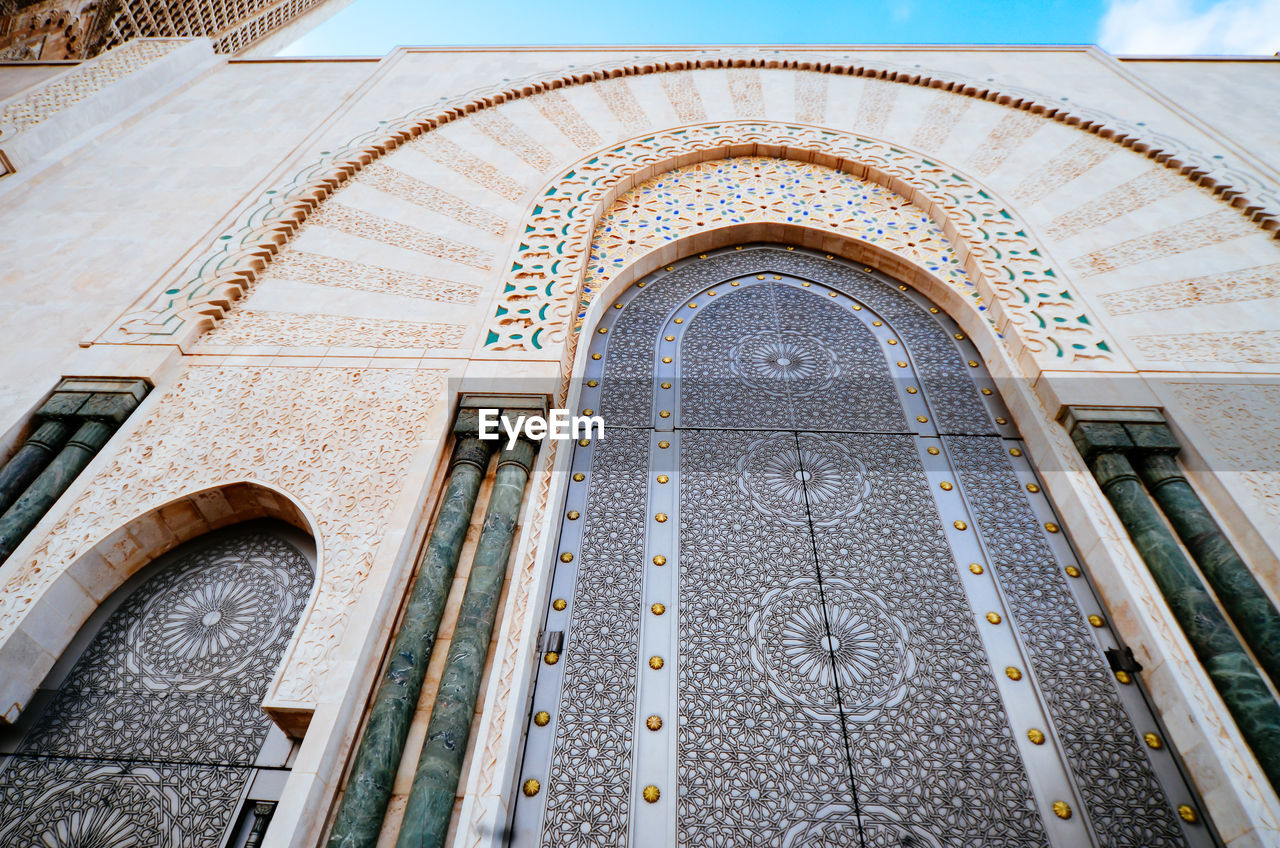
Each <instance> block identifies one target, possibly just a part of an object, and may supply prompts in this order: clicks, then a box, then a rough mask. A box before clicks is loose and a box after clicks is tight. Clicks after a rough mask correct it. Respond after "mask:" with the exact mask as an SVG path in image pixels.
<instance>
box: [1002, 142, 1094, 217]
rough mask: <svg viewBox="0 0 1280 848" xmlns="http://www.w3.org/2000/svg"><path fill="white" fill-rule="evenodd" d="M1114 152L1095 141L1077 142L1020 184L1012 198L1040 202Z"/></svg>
mask: <svg viewBox="0 0 1280 848" xmlns="http://www.w3.org/2000/svg"><path fill="white" fill-rule="evenodd" d="M1113 153H1115V149H1114V148H1112V147H1110V146H1108V145H1106V144H1103V143H1101V142H1099V141H1097V140H1096V139H1092V138H1081V139H1078V140H1076V141H1074V142H1072V143H1071V145H1070V146H1068V147H1067V149H1066V150H1063V151H1062V152H1061V153H1059V154H1058V155H1057V156H1054V157H1053V158H1052V159H1050V160H1049V161H1048V162H1046V163H1044V165H1043V166H1041V167H1040V168H1037V169H1036V171H1035V173H1033V174H1031V175H1030V176H1028V177H1027V178H1026V179H1024V180H1023V181H1022V182H1020V183H1019V184H1018V186H1017V187H1016V188H1015V189H1014V190H1013V196H1014V197H1016V198H1018V199H1019V200H1024V201H1026V202H1027V203H1038V202H1039V201H1041V200H1044V199H1045V197H1047V196H1048V195H1049V194H1050V193H1052V192H1054V191H1057V190H1058V189H1060V188H1062V187H1063V186H1064V185H1066V184H1067V183H1069V182H1071V181H1072V180H1074V179H1076V178H1077V177H1080V176H1083V175H1084V174H1085V173H1087V172H1088V171H1089V170H1090V169H1091V168H1093V167H1094V166H1095V165H1097V164H1098V163H1099V162H1101V161H1102V160H1103V159H1106V158H1107V157H1108V156H1110V155H1112V154H1113Z"/></svg>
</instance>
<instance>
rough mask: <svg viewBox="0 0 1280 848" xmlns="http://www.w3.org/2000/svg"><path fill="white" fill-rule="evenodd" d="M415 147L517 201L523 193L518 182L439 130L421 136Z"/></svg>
mask: <svg viewBox="0 0 1280 848" xmlns="http://www.w3.org/2000/svg"><path fill="white" fill-rule="evenodd" d="M413 147H414V148H415V149H416V150H419V151H421V152H422V153H425V154H426V155H427V156H429V157H431V158H432V159H434V160H435V161H437V162H439V163H440V164H441V165H444V166H445V167H446V168H448V169H449V170H451V171H455V172H456V173H458V174H461V175H462V176H464V177H466V178H467V179H469V180H471V182H473V183H475V184H476V185H479V186H483V187H484V188H487V189H489V191H491V192H493V193H494V194H496V195H498V196H499V197H505V198H506V199H507V200H510V201H512V202H516V201H519V200H520V198H521V197H523V196H524V188H523V187H522V186H521V185H520V184H519V183H518V182H516V181H515V180H513V179H511V178H510V177H508V176H507V175H506V174H504V173H502V172H501V171H499V170H498V169H497V168H495V167H493V166H492V165H490V164H489V163H488V162H485V161H484V160H483V159H480V158H479V157H477V156H474V155H472V154H470V153H468V152H467V151H465V150H463V149H462V148H461V147H459V146H458V145H457V144H455V143H454V142H453V141H451V140H449V139H447V138H445V137H444V136H443V135H442V134H440V133H427V134H425V135H422V136H419V137H418V138H417V139H416V140H415V141H414V142H413Z"/></svg>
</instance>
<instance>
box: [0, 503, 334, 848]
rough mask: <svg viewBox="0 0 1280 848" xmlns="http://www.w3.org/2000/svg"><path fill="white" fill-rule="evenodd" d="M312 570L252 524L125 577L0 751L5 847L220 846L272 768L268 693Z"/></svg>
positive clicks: (278, 538) (287, 545) (0, 827)
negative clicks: (97, 622) (18, 732)
mask: <svg viewBox="0 0 1280 848" xmlns="http://www.w3.org/2000/svg"><path fill="white" fill-rule="evenodd" d="M311 582H312V567H311V563H310V562H309V561H308V559H307V557H306V556H304V555H303V553H302V552H301V551H300V550H298V548H297V547H295V546H294V545H293V544H292V543H291V542H290V541H288V540H287V539H286V538H285V537H284V536H282V535H281V534H280V533H277V532H275V531H274V530H272V529H271V528H269V527H268V526H266V525H256V526H255V527H254V528H253V529H248V530H239V531H233V532H231V533H229V534H222V535H220V536H219V537H211V538H209V539H201V540H198V541H196V542H194V543H191V544H190V545H187V546H186V547H184V548H182V549H180V550H179V551H177V552H175V554H174V555H171V556H170V557H167V558H166V561H165V562H160V563H157V567H156V568H151V569H148V572H146V573H144V574H143V575H140V576H139V579H135V580H134V581H133V582H132V585H129V584H126V586H125V587H123V588H122V589H121V590H120V591H119V592H117V593H116V594H115V595H114V596H113V597H112V599H111V600H110V601H109V602H108V603H109V604H118V606H117V608H115V609H114V610H113V611H110V612H109V614H107V615H105V616H99V618H104V619H105V621H104V622H102V623H101V626H100V628H96V632H95V628H93V627H92V625H93V623H94V622H93V621H91V622H90V625H89V626H87V627H86V631H87V632H86V634H85V635H86V636H89V637H90V639H91V641H89V642H88V645H87V648H85V649H84V651H83V653H82V654H80V655H79V657H78V659H76V658H75V653H74V652H73V651H69V652H68V654H69V656H68V657H67V658H66V659H65V660H64V662H63V663H60V664H59V665H60V667H61V666H64V665H71V664H72V663H74V664H73V665H71V668H70V669H69V671H68V670H66V669H65V668H55V669H54V672H53V674H52V675H51V684H52V688H53V691H50V692H46V693H45V695H46V702H45V706H44V707H43V709H41V708H40V705H39V704H37V703H35V702H33V704H32V706H30V707H28V710H27V712H28V714H31V715H33V716H34V717H35V721H34V724H33V726H31V727H30V728H29V729H28V730H27V732H26V733H25V734H23V735H22V736H21V737H20V738H19V740H18V743H17V745H16V746H14V747H13V748H12V750H11V751H9V752H8V753H7V755H6V754H5V753H4V752H2V751H0V846H4V847H5V848H29V846H42V848H73V846H74V847H75V848H88V846H102V848H106V846H112V848H126V846H127V847H128V848H134V846H136V848H143V846H146V848H161V847H162V846H164V848H168V847H169V846H173V848H177V846H183V848H187V846H195V848H219V846H223V845H226V844H227V840H228V839H229V838H231V833H230V830H231V828H232V826H233V825H234V824H235V817H236V813H237V809H238V808H239V807H240V806H241V802H242V800H243V799H244V798H245V797H246V792H248V791H250V787H249V781H250V778H252V777H255V776H257V778H259V779H260V780H261V781H265V782H270V781H271V778H272V777H273V775H270V774H267V773H266V772H267V771H269V769H264V768H261V767H264V766H267V765H269V763H268V762H267V761H266V760H264V758H263V756H264V753H266V755H267V756H268V757H270V756H271V754H272V753H273V752H271V751H269V750H267V749H269V748H270V747H271V746H265V748H264V742H266V741H267V740H268V735H269V731H270V732H271V733H272V734H279V731H274V730H271V722H270V719H269V718H268V717H267V715H266V713H264V712H263V711H262V699H263V697H264V696H265V694H266V689H267V685H268V684H269V683H270V681H271V677H272V675H274V674H275V671H276V666H277V665H278V664H279V661H280V655H281V654H282V653H283V651H284V648H285V646H286V645H287V644H288V642H289V639H290V638H291V636H292V634H293V628H294V625H295V624H296V623H297V621H298V616H299V615H300V614H301V613H302V609H303V607H304V605H305V604H306V601H307V597H308V595H309V593H310V590H311ZM102 612H108V611H106V610H104V611H102ZM284 752H285V754H286V755H287V753H288V745H287V744H286V745H285V746H284ZM270 765H274V763H271V764H270ZM284 765H285V763H284V762H279V763H278V766H284ZM255 767H258V768H255ZM268 797H270V796H268Z"/></svg>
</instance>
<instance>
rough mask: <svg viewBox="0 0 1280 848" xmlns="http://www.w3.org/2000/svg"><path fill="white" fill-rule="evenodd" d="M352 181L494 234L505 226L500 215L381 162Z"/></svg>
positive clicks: (374, 164)
mask: <svg viewBox="0 0 1280 848" xmlns="http://www.w3.org/2000/svg"><path fill="white" fill-rule="evenodd" d="M354 182H356V183H357V184H359V185H366V186H369V187H371V188H376V189H378V190H379V191H384V192H386V193H387V194H390V195H394V196H395V197H398V198H400V199H401V200H407V201H408V202H410V203H413V204H415V205H417V206H421V207H422V208H424V209H430V210H432V211H433V212H438V213H439V214H441V215H443V216H444V217H446V218H449V219H450V220H453V221H460V222H462V223H463V224H468V225H470V226H472V227H475V228H477V229H480V230H484V231H485V232H487V233H492V234H494V235H495V236H500V235H502V233H503V231H504V230H505V229H506V226H507V224H506V222H505V221H504V220H502V218H501V217H500V216H498V215H495V214H494V213H492V212H489V211H488V210H485V209H481V208H480V207H478V206H475V205H473V204H471V203H468V202H467V201H465V200H463V199H462V198H460V197H455V196H454V195H452V194H449V193H448V192H446V191H442V190H441V189H438V188H436V187H435V186H432V185H429V184H427V183H425V182H423V181H422V180H419V179H416V178H415V177H411V176H409V175H408V174H406V173H404V172H403V171H399V170H397V169H395V168H393V167H391V166H390V165H388V164H386V163H384V162H375V163H373V164H372V165H370V166H369V167H367V168H365V169H364V170H363V171H361V172H360V176H358V177H356V179H355V180H354Z"/></svg>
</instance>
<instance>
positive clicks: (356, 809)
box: [328, 436, 493, 848]
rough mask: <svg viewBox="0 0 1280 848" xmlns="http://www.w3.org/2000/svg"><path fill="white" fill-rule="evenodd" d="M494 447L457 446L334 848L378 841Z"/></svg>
mask: <svg viewBox="0 0 1280 848" xmlns="http://www.w3.org/2000/svg"><path fill="white" fill-rule="evenodd" d="M492 444H493V443H492V442H489V441H481V440H480V439H479V438H476V437H474V436H467V437H465V438H461V439H459V440H458V443H457V445H456V446H455V447H454V450H453V457H452V459H451V461H450V465H451V467H452V472H451V474H450V477H449V484H448V486H447V488H446V489H445V492H444V496H443V498H442V499H441V502H440V509H439V512H438V514H437V516H436V524H435V527H434V528H433V529H432V531H431V538H430V539H429V540H428V542H427V548H426V551H425V552H424V554H423V557H422V562H421V563H420V564H419V566H418V573H417V577H416V578H414V583H413V588H412V590H411V592H410V595H409V603H408V605H407V606H406V607H405V611H404V618H403V620H402V621H401V623H400V630H399V632H398V633H397V634H396V639H395V643H394V644H393V645H392V647H391V656H390V659H389V660H388V662H387V669H386V671H385V672H384V673H383V676H382V685H381V686H380V687H379V688H378V693H377V695H376V696H375V697H374V702H373V708H372V709H371V710H370V713H369V723H368V725H367V726H366V728H365V731H364V736H363V737H362V738H361V740H360V749H359V751H358V752H357V753H356V759H355V763H354V764H353V766H352V769H351V776H350V778H349V779H348V781H347V787H346V792H345V793H344V795H343V796H342V804H341V806H340V807H339V808H338V815H337V818H336V819H335V821H334V825H333V830H332V831H331V832H330V834H329V843H328V844H329V848H372V846H373V845H374V844H375V843H377V841H378V834H379V832H380V831H381V829H382V820H383V817H384V816H385V815H386V810H387V802H388V801H389V800H390V799H391V790H392V786H393V783H394V781H395V776H396V769H397V768H398V767H399V765H400V758H401V756H402V755H403V754H404V743H405V737H406V736H408V733H409V725H410V723H411V722H412V720H413V712H414V710H415V709H416V708H417V705H418V697H419V695H420V694H421V692H422V680H423V677H424V676H425V675H426V673H427V664H428V663H429V662H430V661H431V650H432V648H433V647H434V646H435V642H436V635H437V634H438V632H439V629H440V619H441V617H442V616H443V614H444V607H445V601H446V600H447V599H448V597H449V588H450V587H451V586H452V584H453V576H454V572H455V571H456V569H457V567H458V556H459V554H460V553H461V552H462V544H463V542H464V541H465V540H466V536H467V528H468V527H469V526H470V524H471V514H472V512H473V511H474V510H475V505H476V496H477V495H478V493H479V491H480V484H481V482H482V481H483V480H484V475H485V472H486V470H487V468H488V465H489V454H490V450H491V447H490V446H491V445H492Z"/></svg>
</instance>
